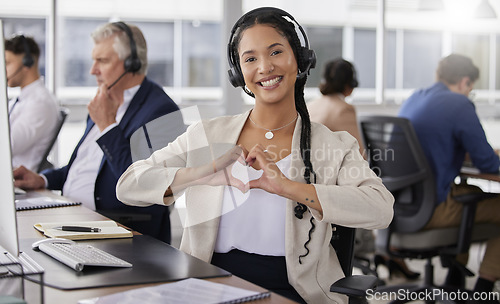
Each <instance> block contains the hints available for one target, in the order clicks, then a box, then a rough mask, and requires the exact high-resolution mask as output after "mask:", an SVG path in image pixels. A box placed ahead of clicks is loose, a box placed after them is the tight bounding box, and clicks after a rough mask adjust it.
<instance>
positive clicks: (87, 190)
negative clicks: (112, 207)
mask: <svg viewBox="0 0 500 304" xmlns="http://www.w3.org/2000/svg"><path fill="white" fill-rule="evenodd" d="M139 87H140V85H137V86H135V87H132V88H130V89H128V90H125V91H124V92H123V100H124V101H123V104H122V105H121V106H120V107H119V108H118V111H117V112H116V118H115V119H116V123H114V124H112V125H110V126H108V127H107V128H106V129H104V130H103V131H102V132H100V131H99V128H98V127H97V126H95V125H94V126H93V127H92V129H90V131H89V133H88V134H87V137H85V139H84V140H83V142H82V144H81V145H80V148H78V152H77V155H76V158H75V160H74V161H73V163H72V164H71V167H70V168H69V172H68V177H67V178H66V182H65V183H64V186H63V193H64V196H66V197H68V198H69V199H71V200H74V201H76V202H81V203H82V204H83V205H84V206H86V207H87V208H90V209H92V210H95V197H94V190H95V181H96V179H97V174H98V173H99V168H100V166H101V162H102V158H103V156H104V153H103V152H102V150H101V147H99V145H98V144H97V139H99V138H100V137H101V136H102V135H104V134H106V132H108V131H109V130H111V129H112V128H114V127H115V126H118V124H119V123H120V121H121V120H122V118H123V115H125V112H126V111H127V109H128V106H129V105H130V102H131V101H132V98H133V97H134V95H135V94H136V93H137V91H138V90H139Z"/></svg>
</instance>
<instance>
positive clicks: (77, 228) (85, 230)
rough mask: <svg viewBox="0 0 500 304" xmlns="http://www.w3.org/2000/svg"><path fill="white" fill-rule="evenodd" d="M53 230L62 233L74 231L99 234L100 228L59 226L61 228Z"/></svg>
mask: <svg viewBox="0 0 500 304" xmlns="http://www.w3.org/2000/svg"><path fill="white" fill-rule="evenodd" d="M53 229H57V230H62V231H74V232H101V228H91V227H80V226H61V227H54V228H53Z"/></svg>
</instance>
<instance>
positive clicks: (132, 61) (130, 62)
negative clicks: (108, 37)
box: [113, 21, 142, 73]
mask: <svg viewBox="0 0 500 304" xmlns="http://www.w3.org/2000/svg"><path fill="white" fill-rule="evenodd" d="M113 25H114V26H116V27H117V28H119V29H121V30H122V31H124V32H125V33H126V34H127V36H128V40H129V42H130V56H128V57H127V58H125V60H124V61H123V66H124V68H125V71H127V72H130V73H135V72H137V71H139V70H140V69H141V66H142V63H141V60H140V59H139V56H137V46H136V44H135V40H134V36H133V34H132V31H131V30H130V27H129V26H128V25H127V24H125V22H122V21H118V22H113Z"/></svg>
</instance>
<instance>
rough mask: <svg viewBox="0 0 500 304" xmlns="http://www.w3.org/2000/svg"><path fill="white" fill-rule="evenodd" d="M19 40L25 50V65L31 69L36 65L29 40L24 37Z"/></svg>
mask: <svg viewBox="0 0 500 304" xmlns="http://www.w3.org/2000/svg"><path fill="white" fill-rule="evenodd" d="M19 39H21V41H22V42H23V48H24V57H23V61H22V62H23V65H24V66H26V67H28V68H30V67H32V66H33V64H34V63H35V60H34V59H33V56H32V55H31V50H30V46H29V44H28V40H27V39H26V37H24V35H19Z"/></svg>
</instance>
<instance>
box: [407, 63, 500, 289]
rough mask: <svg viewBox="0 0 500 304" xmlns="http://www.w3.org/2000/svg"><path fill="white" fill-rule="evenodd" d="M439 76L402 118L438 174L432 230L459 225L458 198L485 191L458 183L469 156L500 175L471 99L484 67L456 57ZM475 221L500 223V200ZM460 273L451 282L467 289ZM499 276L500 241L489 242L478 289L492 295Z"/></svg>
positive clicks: (480, 210)
mask: <svg viewBox="0 0 500 304" xmlns="http://www.w3.org/2000/svg"><path fill="white" fill-rule="evenodd" d="M436 77H437V82H436V83H435V84H433V85H432V86H430V87H428V88H425V89H421V90H418V91H416V92H415V93H413V94H412V95H411V96H410V97H409V98H408V99H407V100H406V101H405V102H404V103H403V105H402V107H401V109H400V111H399V116H401V117H405V118H408V119H409V120H410V121H411V123H412V125H413V127H414V129H415V131H416V133H417V136H418V138H419V141H420V143H421V145H422V148H423V150H424V152H425V154H426V156H427V159H428V161H429V164H430V166H431V168H432V170H433V172H434V175H435V180H436V184H437V185H436V186H437V198H436V203H437V206H436V209H435V211H434V214H433V216H432V218H431V220H430V221H429V223H428V224H427V226H426V228H438V227H449V226H458V225H459V224H460V220H461V209H462V206H461V204H460V203H459V202H456V201H455V200H454V199H453V195H456V194H457V193H460V194H462V193H466V192H471V191H480V190H479V189H478V188H476V187H473V186H470V185H455V184H454V179H455V177H456V176H458V175H459V173H460V169H461V167H462V165H463V162H464V160H465V159H466V155H468V156H467V157H470V160H471V161H472V163H473V164H474V166H475V167H477V168H478V169H479V170H480V171H481V172H485V173H498V172H499V168H500V159H499V157H498V155H497V153H496V151H495V150H493V148H492V147H491V146H490V144H489V143H488V140H487V139H486V135H485V133H484V130H483V127H482V126H481V122H480V120H479V117H478V116H477V113H476V109H475V106H474V104H473V103H472V102H471V100H470V99H469V98H468V96H469V93H470V92H471V91H472V89H473V85H474V82H475V81H476V80H477V79H478V78H479V69H478V68H477V67H476V66H475V65H474V64H473V62H472V60H471V59H470V58H468V57H466V56H463V55H459V54H451V55H449V56H447V57H445V58H443V59H442V60H441V61H440V62H439V65H438V68H437V71H436ZM475 221H476V222H492V223H495V224H497V225H500V197H498V196H497V197H496V198H492V199H488V200H484V201H481V202H479V204H478V207H477V213H476V217H475ZM467 258H468V256H467V255H464V256H461V257H458V258H457V260H458V261H459V262H461V263H463V264H466V263H467ZM458 272H459V271H458V269H457V268H451V269H450V271H449V272H448V276H447V281H446V283H448V284H449V285H458V286H460V285H462V286H461V287H463V282H464V278H463V275H460V274H458ZM457 278H458V279H457ZM499 278H500V237H497V238H494V239H490V240H489V241H488V243H487V248H486V252H485V255H484V257H483V261H482V262H481V266H480V269H479V279H478V280H477V282H476V286H475V291H491V290H492V288H493V285H494V282H495V281H496V280H498V279H499Z"/></svg>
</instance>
